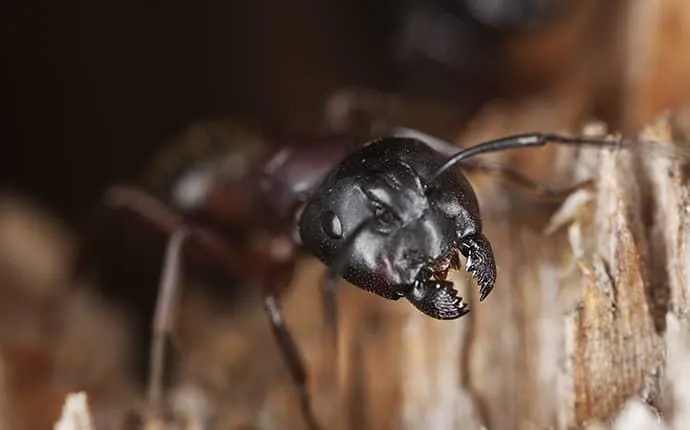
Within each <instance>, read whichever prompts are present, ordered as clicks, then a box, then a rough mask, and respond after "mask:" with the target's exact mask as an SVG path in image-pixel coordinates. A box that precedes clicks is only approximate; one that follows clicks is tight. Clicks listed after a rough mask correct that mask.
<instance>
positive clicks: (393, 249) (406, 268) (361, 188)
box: [299, 138, 496, 319]
mask: <svg viewBox="0 0 690 430" xmlns="http://www.w3.org/2000/svg"><path fill="white" fill-rule="evenodd" d="M444 161H445V157H444V156H442V155H440V154H438V153H437V152H435V151H434V150H433V149H431V148H430V147H428V146H427V145H425V144H424V143H422V142H421V141H419V140H416V139H409V138H384V139H380V140H376V141H373V142H372V143H370V144H369V145H367V146H365V147H363V148H361V149H360V150H358V151H356V152H354V153H352V154H351V155H349V156H348V157H347V158H346V159H345V160H343V161H342V162H341V163H340V165H339V166H338V167H337V168H336V169H335V170H334V171H333V172H332V173H331V174H330V175H329V176H328V177H327V178H326V180H325V181H324V182H323V183H322V184H321V186H320V187H319V189H317V190H316V192H315V194H314V196H313V198H312V199H311V200H310V201H309V202H308V203H307V205H306V207H305V208H304V211H303V212H302V216H301V218H300V223H299V228H300V236H301V239H302V242H303V244H304V246H305V247H306V248H307V249H308V250H309V251H310V252H311V253H312V254H313V255H315V256H316V257H317V258H319V259H320V260H321V261H323V262H324V263H325V264H327V265H329V266H330V265H333V264H336V265H342V267H343V272H342V276H343V277H344V278H345V279H346V280H347V281H349V282H350V283H352V284H354V285H356V286H358V287H360V288H363V289H365V290H367V291H370V292H373V293H375V294H377V295H379V296H381V297H384V298H387V299H392V300H397V299H399V298H401V297H406V298H407V299H408V300H410V302H412V303H413V304H414V305H415V306H416V307H417V308H418V309H419V310H420V311H422V312H424V313H425V314H427V315H429V316H432V317H434V318H438V319H454V318H458V317H460V316H462V315H464V314H465V313H467V311H468V308H467V305H466V304H465V303H464V302H463V301H462V300H461V299H460V298H458V297H457V292H456V291H455V289H453V284H452V282H450V281H448V280H446V277H447V274H448V270H449V269H459V267H460V254H463V255H464V256H465V257H467V260H466V262H467V264H466V269H467V270H468V271H469V272H471V273H472V274H473V276H474V277H475V279H476V280H477V281H478V283H479V284H480V288H481V295H482V298H484V297H485V296H486V295H487V294H488V293H489V291H491V289H492V288H493V283H494V280H495V276H496V270H495V263H494V258H493V253H492V251H491V246H490V245H489V242H488V241H487V240H486V238H484V236H483V235H482V234H481V220H480V216H479V209H478V205H477V199H476V196H475V194H474V192H473V190H472V188H471V186H470V185H469V183H468V182H467V180H466V179H465V178H464V177H463V176H462V175H459V174H456V173H455V172H446V173H443V174H441V175H440V176H439V177H438V178H436V179H435V180H434V181H433V183H429V182H428V181H429V179H430V178H432V177H433V175H434V173H435V172H436V170H437V169H438V168H439V167H440V166H441V165H442V164H443V163H444Z"/></svg>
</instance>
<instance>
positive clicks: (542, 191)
mask: <svg viewBox="0 0 690 430" xmlns="http://www.w3.org/2000/svg"><path fill="white" fill-rule="evenodd" d="M461 166H462V167H463V168H464V169H466V170H474V171H477V172H480V173H488V174H490V175H495V176H500V177H502V178H503V179H506V180H508V181H510V182H513V183H514V184H516V185H518V186H521V187H523V188H526V189H528V190H529V191H530V192H532V193H534V194H535V195H537V197H539V198H542V199H545V200H562V199H564V198H566V197H568V196H569V195H570V194H572V193H573V192H574V191H577V190H579V189H582V188H585V187H589V186H591V185H592V183H593V182H592V180H591V179H586V180H584V181H581V182H577V183H575V184H573V185H571V186H569V187H566V188H562V189H553V188H549V187H547V186H546V185H543V184H540V183H538V182H535V181H533V180H532V179H530V178H528V177H527V176H525V175H524V174H522V173H520V172H518V171H516V170H512V169H510V168H508V167H506V166H502V165H500V164H491V163H483V162H476V161H463V162H462V164H461Z"/></svg>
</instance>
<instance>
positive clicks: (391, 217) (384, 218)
mask: <svg viewBox="0 0 690 430" xmlns="http://www.w3.org/2000/svg"><path fill="white" fill-rule="evenodd" d="M374 215H375V216H376V219H377V220H378V221H379V222H380V223H381V224H383V225H386V226H388V225H391V224H393V223H394V222H395V214H393V212H391V211H390V210H389V209H386V208H384V207H381V206H378V207H376V209H375V211H374Z"/></svg>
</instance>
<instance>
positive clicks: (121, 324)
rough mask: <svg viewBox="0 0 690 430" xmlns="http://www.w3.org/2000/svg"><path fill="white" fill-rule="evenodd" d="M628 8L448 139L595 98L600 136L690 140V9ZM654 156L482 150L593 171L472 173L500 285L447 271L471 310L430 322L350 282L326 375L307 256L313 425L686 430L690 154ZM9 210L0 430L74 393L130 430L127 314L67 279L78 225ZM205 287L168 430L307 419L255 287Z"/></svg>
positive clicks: (194, 305)
mask: <svg viewBox="0 0 690 430" xmlns="http://www.w3.org/2000/svg"><path fill="white" fill-rule="evenodd" d="M628 6H629V10H627V11H626V13H625V14H623V15H622V16H620V17H618V18H617V19H616V20H615V25H612V26H611V32H610V33H608V38H603V39H598V40H597V42H599V43H600V45H601V46H599V50H598V51H597V52H598V53H597V54H596V55H594V56H593V57H588V56H584V57H582V58H585V59H589V60H590V61H591V62H590V63H582V62H576V63H577V64H580V66H579V68H577V69H573V71H572V74H571V75H564V76H563V77H561V78H553V79H552V80H549V85H547V86H546V87H545V88H543V89H542V91H540V92H539V93H538V94H534V95H533V96H530V97H528V98H525V99H520V100H511V101H505V100H504V101H495V102H493V103H490V104H488V105H487V106H485V107H484V108H483V109H482V110H481V111H480V112H478V113H477V114H476V115H475V116H474V117H473V118H472V120H471V121H470V123H469V124H468V125H467V127H465V128H464V129H463V130H462V131H461V132H460V133H459V134H458V135H457V137H456V139H455V140H456V142H457V144H458V145H459V146H464V145H468V144H472V143H476V142H478V141H481V140H485V139H488V138H492V137H496V136H501V135H505V134H508V133H513V132H522V131H527V130H541V131H570V132H579V131H581V130H583V128H582V127H583V125H584V124H586V123H588V121H589V120H591V119H594V118H595V117H596V112H597V111H598V109H599V107H600V105H601V103H602V99H605V100H606V103H609V104H610V103H613V104H614V105H615V106H616V109H615V110H616V111H617V113H618V114H619V115H618V120H617V125H616V128H615V129H614V130H610V131H617V130H618V129H620V130H623V131H624V132H625V133H626V134H627V135H628V136H632V137H638V136H641V137H643V138H644V139H649V140H656V141H659V142H661V143H663V144H673V145H676V146H677V147H680V148H685V147H690V126H689V125H688V124H689V122H688V120H687V115H686V116H684V115H685V114H684V113H683V110H682V107H683V105H686V104H688V101H689V100H690V80H689V79H687V76H690V69H689V65H690V49H684V48H687V47H688V46H690V30H688V29H690V5H689V4H688V3H687V2H686V1H685V0H656V1H645V0H630V1H629V2H628ZM583 13H584V12H583ZM589 13H592V12H589ZM568 34H571V33H568ZM564 40H566V41H568V43H569V44H570V43H574V42H572V39H571V38H570V36H568V37H565V36H564ZM554 43H555V42H554ZM546 48H548V49H546ZM546 48H544V49H546V50H547V52H548V50H551V49H554V48H553V45H549V44H547V45H546ZM523 55H524V57H521V58H530V57H529V55H528V54H523ZM535 55H536V54H535ZM607 58H608V59H609V60H610V61H609V62H608V63H606V64H604V62H605V60H606V59H607ZM578 59H579V58H578ZM561 60H562V61H566V60H567V58H565V57H562V58H561ZM600 62H601V63H600ZM534 67H537V65H535V66H534ZM526 68H527V67H526ZM527 69H529V68H527ZM575 70H577V72H576V71H575ZM604 93H606V94H604ZM611 100H614V101H615V103H614V102H612V101H611ZM668 109H673V113H672V114H669V115H662V113H663V112H664V111H666V110H668ZM403 116H404V115H403ZM420 116H423V113H421V114H420ZM613 116H616V115H613ZM419 121H420V123H424V119H423V118H420V119H419ZM431 122H433V121H431ZM643 124H644V125H645V127H644V130H642V127H641V125H643ZM683 152H684V153H687V150H683ZM666 153H668V151H660V152H659V153H658V154H656V155H655V154H654V153H653V152H649V151H647V152H641V151H625V150H619V151H597V150H591V149H589V150H584V149H573V148H569V149H562V148H545V149H544V150H530V151H524V152H519V151H518V152H512V153H506V154H504V155H501V156H495V157H490V158H492V159H495V160H497V161H501V162H503V163H506V164H510V165H511V166H514V167H515V168H518V169H521V170H523V171H525V172H526V173H528V174H529V175H530V176H532V177H534V178H535V179H537V180H539V181H540V182H544V183H549V184H553V186H554V187H558V186H564V185H568V184H572V183H574V182H577V181H579V180H583V179H589V178H591V179H593V186H592V187H590V188H584V189H582V190H580V191H578V192H576V193H575V194H573V195H572V196H571V197H570V198H569V199H567V200H566V201H565V202H544V201H539V200H538V199H535V198H534V197H533V196H530V195H529V194H527V193H524V192H522V191H521V190H519V189H517V188H515V187H512V186H511V185H508V184H506V183H504V182H502V181H500V180H498V179H496V178H490V177H480V176H472V177H471V178H470V179H471V180H472V183H473V184H474V185H475V186H476V188H477V192H478V197H479V199H480V202H481V206H482V213H483V218H484V220H485V230H486V235H487V237H488V238H489V239H490V240H491V242H492V243H493V246H494V249H495V251H496V259H497V262H498V270H499V274H498V276H499V278H498V281H497V285H496V289H495V291H494V292H493V293H492V295H491V296H490V297H489V298H488V299H487V300H486V301H485V302H483V303H478V300H477V297H478V295H477V293H476V291H475V288H474V287H473V285H472V283H471V280H470V279H469V278H467V277H465V276H464V274H459V275H457V276H456V277H455V278H454V280H455V281H456V282H457V286H458V287H459V290H460V292H461V295H462V296H464V297H465V298H466V299H468V300H469V301H470V303H471V305H472V312H471V313H470V314H469V315H468V316H466V317H464V318H462V319H460V320H457V321H453V322H443V321H435V320H431V319H429V318H427V317H425V316H423V315H422V314H420V313H418V312H417V311H416V310H414V309H413V308H412V307H411V306H410V305H409V304H408V303H406V302H386V301H383V300H381V299H379V298H377V297H374V296H372V295H370V294H367V293H365V292H363V291H360V290H358V289H356V288H353V287H351V286H348V285H347V284H346V283H341V284H342V289H341V295H340V297H339V303H340V316H341V320H340V327H341V337H340V343H339V345H338V352H339V355H338V361H337V364H338V372H337V380H336V381H333V380H331V379H328V378H326V375H325V374H324V373H323V371H322V370H323V369H324V363H323V360H324V359H328V357H329V356H328V355H327V354H326V353H325V352H324V350H323V343H322V337H321V336H322V332H321V321H322V318H321V313H320V312H321V311H320V307H319V301H318V299H319V297H318V289H317V288H316V285H317V283H318V281H319V279H320V276H321V274H322V273H323V267H322V266H321V265H320V264H319V263H318V262H316V261H313V260H306V261H305V262H304V263H303V264H302V265H301V267H300V270H299V273H298V277H297V278H296V279H295V281H294V285H293V288H292V290H291V292H290V293H289V294H288V296H287V297H286V298H285V303H284V307H285V311H286V320H287V323H288V324H289V325H290V327H291V328H293V330H294V331H295V334H296V337H297V340H298V343H299V345H300V348H301V349H302V351H303V352H304V355H305V358H306V359H307V362H308V365H309V374H310V387H311V389H312V392H313V396H314V398H315V405H316V407H317V412H318V414H319V417H320V418H321V419H322V422H324V424H325V425H324V428H325V429H349V428H351V429H376V430H378V429H410V430H417V429H434V430H436V429H438V430H446V429H480V428H487V429H491V430H503V429H506V430H512V429H520V430H521V429H526V430H529V429H550V428H557V429H571V428H591V429H608V428H615V429H638V428H639V429H643V428H644V429H662V428H668V429H686V428H690V382H688V381H690V321H689V320H688V311H689V309H688V306H689V305H690V304H689V301H690V272H688V269H687V267H688V263H690V213H689V212H688V207H690V206H689V205H690V201H688V199H689V195H688V187H687V179H688V178H687V172H688V170H687V163H688V160H683V159H672V158H669V157H666V156H664V154H666ZM659 154H661V155H659ZM2 201H3V202H4V203H3V204H2V205H0V269H1V270H0V285H1V286H2V290H0V292H1V294H2V299H1V300H0V310H2V312H0V318H1V324H0V336H1V339H0V352H1V354H0V428H2V429H5V428H8V429H9V428H11V429H34V428H50V427H51V423H53V422H55V421H56V420H57V419H58V415H59V411H60V407H61V405H62V403H63V401H64V399H65V396H66V395H67V394H68V393H69V392H75V391H80V390H85V391H86V392H87V394H88V400H89V406H90V407H91V411H92V413H93V418H94V423H95V425H96V428H98V429H101V428H103V429H106V428H117V429H120V428H133V426H134V424H133V423H134V420H132V418H131V413H132V412H135V411H138V410H140V409H141V407H142V405H143V403H142V396H143V389H142V387H141V386H139V385H137V384H136V383H135V379H134V377H133V376H132V375H131V370H130V368H129V360H130V359H131V358H130V357H131V352H132V351H131V349H132V348H134V346H133V345H132V344H131V343H128V339H129V338H130V337H131V334H132V330H133V329H132V328H131V326H130V325H129V320H128V318H127V315H126V314H124V313H122V312H120V311H119V310H118V309H113V307H112V306H109V304H108V303H105V302H104V301H103V300H102V298H100V297H99V296H97V295H95V294H92V293H89V292H88V291H86V292H85V290H83V289H81V288H78V287H80V286H79V285H74V283H73V282H72V281H71V280H70V279H69V278H68V276H67V272H66V269H65V268H66V267H69V265H70V264H71V262H72V261H71V258H72V256H73V244H74V243H73V241H74V234H73V233H72V232H68V231H66V229H65V228H64V227H61V226H59V225H58V223H57V222H56V221H55V220H54V219H52V218H51V217H50V216H49V215H45V214H44V212H43V211H42V210H41V209H40V208H36V207H35V206H33V205H30V204H27V203H26V202H24V201H23V200H17V199H14V198H10V197H3V200H2ZM201 291H203V290H200V289H195V288H194V285H193V283H191V282H190V283H189V284H188V285H186V287H185V295H184V300H183V302H182V306H181V309H180V314H179V326H178V330H177V334H176V337H175V346H176V348H175V352H176V355H177V357H178V361H177V362H176V365H175V368H174V371H173V375H172V387H171V390H170V391H169V404H170V406H171V408H172V409H173V411H174V413H175V416H176V417H177V422H176V425H173V424H171V425H170V428H190V429H191V428H195V429H201V428H222V429H226V428H230V429H235V428H248V427H247V426H250V425H254V426H256V427H258V428H262V429H300V428H302V422H301V417H300V415H299V411H298V408H297V406H296V402H295V397H294V392H293V388H292V386H291V384H290V380H289V377H288V375H287V372H286V370H285V367H284V366H283V363H282V362H281V360H280V358H279V356H278V354H277V349H276V346H275V345H274V343H273V341H272V337H271V333H270V331H269V327H268V323H267V321H266V319H265V316H264V315H263V313H262V311H261V307H260V306H259V303H258V302H257V301H256V299H257V297H256V296H250V297H248V298H246V300H247V302H246V305H245V306H243V307H234V308H233V312H228V309H227V307H224V306H223V304H222V303H219V302H217V301H215V300H214V299H213V298H212V297H208V296H206V295H204V294H203V293H202V292H201Z"/></svg>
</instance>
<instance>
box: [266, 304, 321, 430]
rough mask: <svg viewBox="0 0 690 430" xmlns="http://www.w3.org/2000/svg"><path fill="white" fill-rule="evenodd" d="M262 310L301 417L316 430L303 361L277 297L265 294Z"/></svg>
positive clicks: (312, 429) (316, 425) (311, 428)
mask: <svg viewBox="0 0 690 430" xmlns="http://www.w3.org/2000/svg"><path fill="white" fill-rule="evenodd" d="M264 308H265V309H266V313H267V314H268V319H269V321H270V323H271V329H272V331H273V335H274V336H275V338H276V341H277V342H278V347H279V348H280V352H281V354H282V355H283V359H284V360H285V363H286V364H287V366H288V370H289V371H290V376H292V380H293V382H294V383H295V387H296V388H297V391H298V395H299V402H300V408H301V410H302V416H303V417H304V420H305V422H306V424H307V427H308V428H309V429H310V430H317V429H318V428H319V426H318V424H317V422H316V418H315V416H314V412H313V411H312V407H311V399H310V397H309V390H308V389H307V371H306V369H305V366H304V360H303V359H302V357H301V355H300V353H299V350H298V349H297V345H296V344H295V340H294V339H293V338H292V335H291V334H290V332H289V330H288V328H287V326H286V325H285V322H284V320H283V315H282V312H281V310H280V303H279V300H278V296H277V295H276V294H275V293H267V294H266V295H265V296H264Z"/></svg>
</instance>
